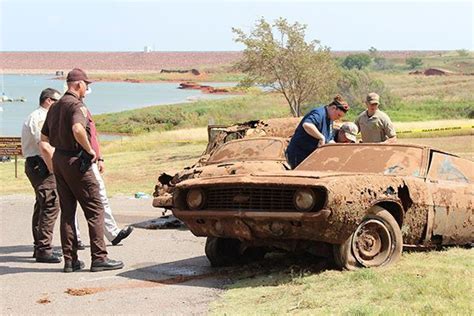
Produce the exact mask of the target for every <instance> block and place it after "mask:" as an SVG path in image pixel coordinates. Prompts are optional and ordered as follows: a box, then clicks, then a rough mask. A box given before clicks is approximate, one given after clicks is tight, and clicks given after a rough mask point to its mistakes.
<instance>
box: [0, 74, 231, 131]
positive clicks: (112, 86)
mask: <svg viewBox="0 0 474 316" xmlns="http://www.w3.org/2000/svg"><path fill="white" fill-rule="evenodd" d="M51 78H52V76H45V75H3V86H4V91H0V93H2V92H5V94H6V95H7V96H8V97H10V98H13V99H16V98H21V97H24V98H26V99H27V101H26V102H0V136H20V135H21V126H22V124H23V121H24V120H25V119H26V117H27V116H28V114H29V113H31V112H32V111H33V110H34V109H36V108H37V107H38V103H39V101H38V99H39V95H40V93H41V91H42V90H43V89H45V88H54V89H57V90H58V91H60V92H63V91H64V81H60V80H53V79H51ZM0 80H1V78H0ZM203 84H204V83H203ZM234 84H235V83H212V84H211V85H213V86H231V85H234ZM177 87H178V83H177V82H173V83H130V82H96V83H94V84H92V85H91V88H92V93H91V94H89V95H87V96H86V99H85V103H86V105H87V106H88V107H89V109H90V111H91V112H92V114H93V115H94V114H101V113H109V112H120V111H124V110H130V109H136V108H142V107H145V106H151V105H163V104H173V103H182V102H186V101H189V100H196V99H200V98H206V99H219V98H225V97H229V96H228V95H212V94H203V93H202V92H201V91H199V90H181V89H177ZM1 88H2V87H1V86H0V89H1Z"/></svg>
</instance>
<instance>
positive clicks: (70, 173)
mask: <svg viewBox="0 0 474 316" xmlns="http://www.w3.org/2000/svg"><path fill="white" fill-rule="evenodd" d="M90 83H91V81H90V80H89V79H88V78H87V75H86V73H85V72H84V71H83V70H81V69H78V68H75V69H73V70H72V71H70V72H69V73H68V75H67V86H68V90H67V92H66V93H65V94H64V96H63V97H62V98H61V99H60V100H59V101H58V102H56V103H55V104H54V105H53V106H51V108H50V110H49V111H48V115H47V117H46V121H45V123H44V125H43V129H42V130H41V134H42V135H41V140H42V141H44V142H48V143H50V145H51V146H53V147H54V148H55V151H54V155H53V169H54V174H55V177H56V183H57V190H58V193H59V201H60V205H61V244H62V248H63V256H64V272H73V271H77V270H80V269H82V268H83V267H84V263H83V262H82V261H81V260H79V258H78V256H77V246H78V245H77V238H76V227H75V223H74V219H75V215H76V208H77V202H79V204H80V205H81V208H82V210H83V211H84V215H85V217H86V219H87V224H88V226H89V237H90V248H91V257H92V264H91V271H93V272H95V271H104V270H114V269H121V268H123V263H122V262H121V261H115V260H111V259H109V258H108V257H107V249H106V247H105V242H104V207H103V205H102V201H101V199H100V195H99V190H100V187H99V183H98V182H97V179H96V177H95V175H94V173H93V171H92V168H91V165H92V162H94V161H95V160H96V158H97V157H96V153H95V151H94V149H93V148H92V146H91V144H90V140H89V139H88V135H87V132H86V128H87V123H88V120H87V108H86V107H85V105H84V104H83V103H82V100H81V99H82V98H83V97H84V96H85V95H86V92H87V90H88V86H89V84H90Z"/></svg>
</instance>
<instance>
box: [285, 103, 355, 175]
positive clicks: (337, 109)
mask: <svg viewBox="0 0 474 316" xmlns="http://www.w3.org/2000/svg"><path fill="white" fill-rule="evenodd" d="M349 108H350V107H349V104H347V102H345V101H344V100H343V99H342V97H341V96H339V95H338V96H336V97H335V98H334V100H333V101H332V102H331V103H330V104H328V105H326V106H321V107H318V108H314V109H313V110H311V111H310V112H309V113H308V114H306V115H305V116H304V117H303V119H302V120H301V122H300V124H299V125H298V127H297V128H296V130H295V134H294V135H293V137H292V138H291V141H290V144H289V145H288V148H287V149H286V156H287V159H288V163H289V164H290V166H291V168H292V169H294V168H296V166H298V165H299V164H300V163H301V162H302V161H303V160H305V159H306V157H308V156H309V155H310V154H311V153H312V152H313V151H314V150H315V149H316V148H318V147H319V146H321V145H324V144H326V143H328V142H329V141H331V140H332V137H333V133H332V125H333V122H334V121H336V120H339V119H341V118H343V117H344V115H345V114H346V113H347V111H349Z"/></svg>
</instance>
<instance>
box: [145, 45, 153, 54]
mask: <svg viewBox="0 0 474 316" xmlns="http://www.w3.org/2000/svg"><path fill="white" fill-rule="evenodd" d="M152 51H153V48H151V46H145V47H144V48H143V52H144V53H151V52H152Z"/></svg>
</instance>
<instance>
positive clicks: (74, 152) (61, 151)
mask: <svg viewBox="0 0 474 316" xmlns="http://www.w3.org/2000/svg"><path fill="white" fill-rule="evenodd" d="M55 153H58V154H61V155H63V156H68V157H78V156H79V154H80V153H81V150H64V149H59V148H56V149H55Z"/></svg>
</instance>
